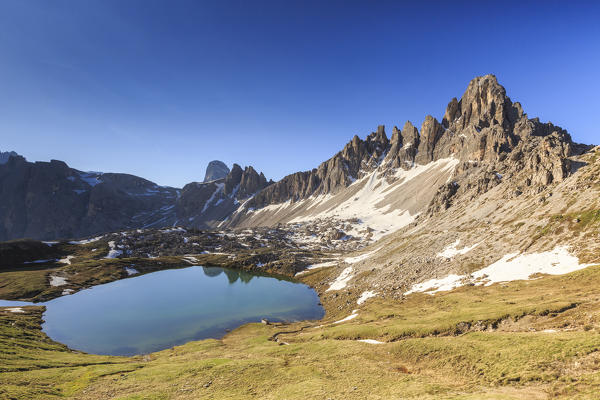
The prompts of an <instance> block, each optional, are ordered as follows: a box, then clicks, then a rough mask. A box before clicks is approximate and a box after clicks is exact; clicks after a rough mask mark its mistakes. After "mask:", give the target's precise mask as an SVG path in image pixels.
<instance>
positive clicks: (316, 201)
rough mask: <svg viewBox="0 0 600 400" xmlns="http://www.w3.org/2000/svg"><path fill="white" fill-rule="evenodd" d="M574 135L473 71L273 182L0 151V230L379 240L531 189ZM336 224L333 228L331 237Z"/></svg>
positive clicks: (572, 166)
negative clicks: (151, 173)
mask: <svg viewBox="0 0 600 400" xmlns="http://www.w3.org/2000/svg"><path fill="white" fill-rule="evenodd" d="M590 148H591V147H590V146H585V145H580V144H576V143H574V142H573V141H572V139H571V136H570V135H569V134H568V132H567V131H566V130H564V129H562V128H560V127H557V126H555V125H553V124H552V123H550V122H547V123H543V122H540V121H539V119H537V118H529V117H528V115H527V114H526V113H525V112H524V111H523V108H522V106H521V104H520V103H518V102H513V101H512V100H511V99H510V98H509V97H508V96H507V95H506V90H505V89H504V87H502V86H501V85H500V84H499V83H498V81H497V79H496V77H495V76H493V75H486V76H482V77H477V78H475V79H473V80H472V81H471V82H470V83H469V84H468V87H467V89H466V90H465V92H464V94H463V95H462V97H461V98H460V99H456V98H453V99H452V100H451V101H450V102H449V103H448V105H447V107H446V110H445V113H444V116H443V118H442V120H441V121H438V120H437V119H436V118H434V117H432V116H431V115H428V116H426V117H425V120H424V122H423V123H422V125H421V127H420V129H418V128H417V127H416V126H414V125H413V124H412V123H411V122H410V121H407V122H406V123H404V124H403V125H402V128H398V127H396V126H394V127H393V128H392V130H391V137H389V138H388V136H387V134H386V130H385V127H384V126H379V127H378V128H377V129H376V131H374V132H372V133H371V134H369V135H368V136H367V137H366V138H365V139H361V138H359V137H358V136H354V137H353V138H352V139H351V140H350V141H349V142H348V143H347V144H346V145H345V146H344V147H343V149H342V150H341V151H340V152H338V153H337V154H335V155H334V156H333V157H331V158H330V159H329V160H327V161H324V162H323V163H321V164H320V165H319V166H318V167H316V168H314V169H312V170H310V171H303V172H297V173H294V174H291V175H288V176H286V177H284V178H283V179H281V180H279V181H277V182H273V181H269V180H267V178H266V177H265V176H264V174H263V173H259V172H257V171H256V170H255V169H254V168H253V167H251V166H247V167H245V168H243V169H242V168H241V166H239V165H237V164H234V165H233V166H232V168H231V170H229V168H228V167H227V165H225V164H224V163H222V162H220V161H217V160H215V161H212V162H211V163H209V165H208V167H207V170H206V174H205V177H204V180H203V181H202V182H192V183H189V184H187V185H185V186H184V187H183V188H173V187H165V186H159V185H156V184H155V183H153V182H150V181H148V180H146V179H143V178H140V177H136V176H133V175H128V174H119V173H101V172H84V171H79V170H76V169H73V168H70V167H69V166H68V165H67V164H65V163H64V162H62V161H57V160H52V161H50V162H28V161H27V160H25V158H23V157H21V156H19V155H17V154H16V153H14V152H12V153H0V197H1V198H2V199H3V200H2V202H1V203H0V240H10V239H16V238H24V237H28V238H34V239H43V240H52V239H61V238H72V237H82V236H89V235H94V234H99V233H105V232H111V231H117V230H122V229H132V228H148V227H167V226H175V225H177V226H182V227H191V228H216V227H221V228H244V227H256V226H276V225H278V224H282V223H283V224H287V223H291V224H294V223H306V222H308V221H315V220H321V221H328V223H330V224H333V225H335V226H336V227H338V228H339V230H340V232H341V233H340V235H341V236H363V237H367V238H368V239H369V240H375V239H379V238H381V237H383V236H385V235H388V234H390V233H392V232H395V231H397V230H399V229H401V228H403V227H405V226H408V225H410V224H411V223H414V222H415V221H416V220H418V219H419V218H423V217H429V216H432V215H435V214H437V213H440V212H443V211H445V210H447V209H448V208H450V207H451V206H452V205H453V204H454V203H455V202H457V201H458V199H470V200H472V199H475V198H478V197H479V196H481V195H482V194H484V193H486V192H488V191H490V190H491V189H493V188H494V187H496V186H498V185H500V184H501V183H502V182H505V181H508V180H510V181H511V182H512V184H511V190H510V191H509V192H508V193H506V194H505V196H506V197H508V198H511V199H514V198H518V197H519V196H522V195H528V194H535V193H539V192H541V191H542V190H543V188H545V187H547V186H548V185H551V184H557V183H560V182H562V181H564V180H565V179H566V178H567V177H569V176H570V175H572V174H574V173H575V172H576V171H577V169H578V167H580V164H578V163H577V162H574V161H573V160H572V159H571V158H572V157H573V156H577V155H580V154H583V153H584V152H585V151H587V150H589V149H590ZM342 234H343V235H342Z"/></svg>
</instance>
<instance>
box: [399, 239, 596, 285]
mask: <svg viewBox="0 0 600 400" xmlns="http://www.w3.org/2000/svg"><path fill="white" fill-rule="evenodd" d="M592 265H597V264H579V259H578V258H577V257H575V256H573V255H572V254H571V253H570V252H569V247H568V246H557V247H556V248H554V250H551V251H545V252H542V253H532V254H520V253H511V254H507V255H505V256H504V257H502V258H501V259H500V260H498V261H496V262H495V263H493V264H491V265H489V266H488V267H486V268H483V269H481V270H479V271H476V272H474V273H473V274H471V275H448V276H447V277H445V278H442V279H430V280H428V281H425V282H422V283H419V284H417V285H413V287H412V288H411V290H409V291H408V292H406V293H404V294H405V295H408V294H411V293H415V292H425V293H428V294H434V293H436V292H441V291H447V290H452V289H454V288H457V287H459V286H463V285H465V284H467V283H473V284H474V285H485V286H490V285H492V284H494V283H498V282H509V281H516V280H526V279H530V277H531V275H534V274H548V275H562V274H568V273H570V272H574V271H578V270H580V269H583V268H587V267H591V266H592Z"/></svg>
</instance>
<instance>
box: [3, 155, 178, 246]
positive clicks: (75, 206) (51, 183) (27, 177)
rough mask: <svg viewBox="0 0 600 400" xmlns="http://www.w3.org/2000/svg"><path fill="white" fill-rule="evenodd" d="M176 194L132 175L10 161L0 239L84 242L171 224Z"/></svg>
mask: <svg viewBox="0 0 600 400" xmlns="http://www.w3.org/2000/svg"><path fill="white" fill-rule="evenodd" d="M177 192H178V191H177V190H176V189H174V188H169V187H161V186H158V185H156V184H154V183H152V182H150V181H147V180H145V179H142V178H139V177H136V176H133V175H127V174H102V173H86V172H81V171H78V170H75V169H73V168H69V167H68V166H67V164H65V163H64V162H62V161H57V160H52V161H50V162H49V163H48V162H36V163H30V162H27V161H26V160H25V159H24V158H23V157H11V158H10V159H9V160H8V162H7V163H6V164H3V165H0V198H2V201H1V202H0V240H8V239H13V238H22V237H29V238H35V239H54V238H69V237H80V236H88V235H92V234H96V233H100V232H108V231H114V230H119V229H123V228H125V227H142V226H146V225H149V224H150V225H152V224H153V222H156V221H158V220H160V219H164V221H163V222H166V223H168V222H169V221H171V222H172V220H170V218H169V216H168V214H167V211H168V210H167V208H168V207H169V205H171V204H172V203H173V202H174V201H175V199H176V198H177Z"/></svg>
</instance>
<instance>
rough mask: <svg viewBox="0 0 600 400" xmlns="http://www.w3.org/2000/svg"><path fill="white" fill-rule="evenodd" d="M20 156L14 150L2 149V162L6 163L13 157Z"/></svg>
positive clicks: (0, 156) (0, 160) (0, 155)
mask: <svg viewBox="0 0 600 400" xmlns="http://www.w3.org/2000/svg"><path fill="white" fill-rule="evenodd" d="M16 156H18V154H17V153H15V152H14V151H0V164H6V163H7V162H8V159H9V158H11V157H16Z"/></svg>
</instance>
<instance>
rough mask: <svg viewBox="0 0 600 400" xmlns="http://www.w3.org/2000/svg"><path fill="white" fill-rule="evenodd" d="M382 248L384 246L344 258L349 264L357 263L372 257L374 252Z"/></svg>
mask: <svg viewBox="0 0 600 400" xmlns="http://www.w3.org/2000/svg"><path fill="white" fill-rule="evenodd" d="M381 249H382V247H379V248H377V249H375V250H373V251H369V252H368V253H364V254H361V255H359V256H355V257H346V258H344V262H346V263H348V264H356V263H357V262H360V261H364V260H366V259H367V258H369V257H371V256H372V255H373V254H375V253H377V252H378V251H379V250H381Z"/></svg>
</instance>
